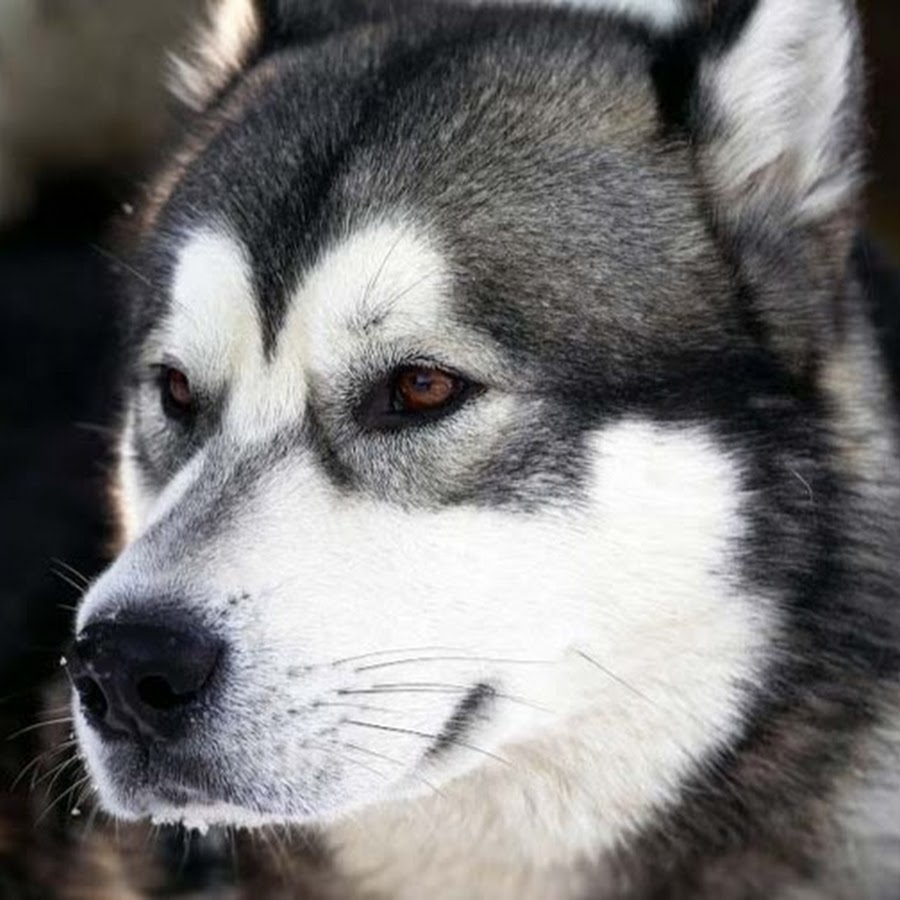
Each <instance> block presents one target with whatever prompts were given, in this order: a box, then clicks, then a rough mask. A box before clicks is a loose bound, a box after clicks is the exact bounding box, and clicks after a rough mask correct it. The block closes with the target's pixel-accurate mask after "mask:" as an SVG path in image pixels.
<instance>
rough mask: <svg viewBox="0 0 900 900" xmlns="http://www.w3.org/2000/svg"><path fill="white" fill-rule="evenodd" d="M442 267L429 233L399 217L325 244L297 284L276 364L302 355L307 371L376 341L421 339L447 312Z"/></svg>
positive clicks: (330, 366) (341, 361) (337, 362)
mask: <svg viewBox="0 0 900 900" xmlns="http://www.w3.org/2000/svg"><path fill="white" fill-rule="evenodd" d="M448 269H449V267H448V265H447V262H446V260H445V258H444V255H443V254H442V253H441V251H440V249H439V248H438V246H437V244H436V242H435V241H434V239H433V237H432V236H431V235H429V233H428V231H427V230H426V229H425V228H424V227H422V226H420V225H418V224H416V223H414V222H412V221H411V220H409V219H408V218H406V217H403V216H402V215H394V216H392V217H390V218H384V219H381V220H376V221H373V222H369V223H367V224H364V225H362V226H361V227H358V228H357V229H355V230H353V231H351V232H350V233H349V234H347V235H346V236H345V237H344V238H343V239H342V240H339V241H338V242H336V243H334V244H332V245H331V246H330V247H329V248H328V249H326V250H325V252H324V253H323V254H322V256H321V257H320V258H319V260H318V262H317V263H316V264H315V265H314V266H313V267H312V269H310V270H309V271H308V272H307V273H306V274H305V275H304V276H303V278H302V279H301V281H300V284H299V285H298V287H297V288H296V290H295V292H294V296H293V298H292V301H291V305H290V308H289V310H288V315H287V317H286V319H285V323H284V325H283V327H282V331H281V334H280V335H279V337H278V345H277V347H276V353H275V363H276V364H277V363H278V361H279V360H281V359H284V358H302V359H304V360H306V361H307V363H308V364H309V365H310V367H311V369H312V370H313V371H314V372H317V373H321V372H328V371H329V370H334V369H335V368H336V367H337V366H341V365H345V364H347V363H348V362H351V361H352V360H353V359H354V357H357V356H358V354H360V353H361V352H363V351H364V350H365V348H366V347H367V346H369V345H370V343H371V342H372V341H373V340H374V339H376V338H377V339H378V341H379V343H380V344H384V345H388V344H390V343H395V344H402V343H404V342H406V343H410V342H418V341H420V340H422V339H425V340H427V338H428V336H429V335H432V334H434V333H435V332H436V331H437V330H438V325H439V323H440V322H441V321H442V318H443V316H444V315H446V304H445V303H444V302H443V301H444V300H445V298H446V296H447V293H448V290H449V287H450V280H451V279H450V276H449V272H448Z"/></svg>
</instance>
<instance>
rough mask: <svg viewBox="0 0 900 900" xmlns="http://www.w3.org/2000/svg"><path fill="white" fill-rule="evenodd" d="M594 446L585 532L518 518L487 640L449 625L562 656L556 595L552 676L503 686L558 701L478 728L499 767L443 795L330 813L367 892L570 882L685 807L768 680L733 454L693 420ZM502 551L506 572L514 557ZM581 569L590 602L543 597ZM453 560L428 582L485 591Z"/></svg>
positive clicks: (398, 630)
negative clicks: (680, 802)
mask: <svg viewBox="0 0 900 900" xmlns="http://www.w3.org/2000/svg"><path fill="white" fill-rule="evenodd" d="M596 460H597V473H596V480H595V483H594V485H593V488H592V491H591V498H592V500H591V509H590V511H589V513H588V515H589V517H590V522H591V524H590V525H587V524H585V525H584V528H585V529H586V530H585V531H582V529H581V528H579V527H577V526H575V523H574V522H572V521H568V522H567V521H565V519H563V520H561V521H559V522H558V523H557V525H558V527H559V531H558V533H557V534H556V535H555V536H553V530H554V526H553V522H552V520H549V519H547V520H543V522H542V525H541V527H540V528H538V527H537V523H535V524H534V525H533V526H532V527H531V528H529V527H528V525H527V524H523V523H521V522H519V521H516V517H509V519H508V521H507V523H506V524H505V525H504V526H502V531H503V532H504V533H505V538H504V544H505V547H503V548H501V547H500V546H498V545H497V543H494V544H493V545H492V546H490V547H489V548H488V549H486V551H485V559H483V560H481V561H480V563H479V564H480V565H488V563H487V562H486V558H487V557H490V558H491V559H492V560H494V563H493V564H494V565H495V566H497V569H498V572H497V574H498V576H500V577H505V576H506V575H508V576H509V577H512V578H515V579H518V578H519V577H521V578H522V579H523V586H522V587H519V586H518V585H517V586H516V588H515V589H514V590H513V592H512V593H511V595H510V600H509V602H508V603H498V607H499V608H498V609H496V610H493V611H492V614H491V615H487V614H486V613H484V614H483V615H484V616H485V619H484V620H483V621H482V622H481V625H480V627H481V628H482V629H483V632H482V636H481V637H480V638H478V637H476V636H475V635H474V633H470V634H468V635H463V634H460V633H459V632H456V633H450V634H447V635H446V639H447V641H448V642H449V643H450V644H456V643H460V644H462V645H465V644H466V642H472V641H478V642H479V643H478V644H477V645H473V648H474V651H475V652H485V653H492V652H497V645H496V643H495V641H496V638H495V637H493V636H494V635H496V634H498V633H499V634H505V635H507V636H509V638H510V644H509V645H508V646H507V647H506V650H507V652H509V649H510V647H514V648H515V649H516V651H517V652H518V653H519V654H520V655H522V656H526V657H528V656H532V655H533V656H535V657H545V656H547V655H553V654H554V653H555V652H557V647H558V645H557V644H556V638H551V637H550V634H551V633H552V631H553V629H554V627H555V626H556V625H558V622H554V623H553V624H551V623H550V622H549V621H547V620H546V619H543V618H542V617H541V613H540V609H541V607H542V606H550V607H551V608H552V609H554V610H555V612H556V614H557V616H559V617H560V618H562V619H563V620H566V621H567V623H568V627H569V629H570V644H569V652H568V653H567V654H566V655H565V656H564V657H563V658H561V659H560V661H559V664H558V665H557V666H556V667H554V668H553V669H551V670H549V671H548V670H547V669H541V668H531V669H529V668H528V667H520V668H519V669H518V670H516V669H515V668H512V669H511V671H509V672H506V673H504V681H503V684H504V689H505V690H506V691H508V692H509V693H510V694H513V695H515V696H517V697H525V698H527V699H529V700H533V701H535V702H536V703H538V704H540V706H541V707H542V708H545V709H550V710H552V711H553V713H554V714H555V715H553V716H550V717H548V716H544V717H543V718H542V717H541V716H540V715H538V714H532V716H533V722H532V723H531V724H530V725H528V726H525V725H522V724H521V723H519V724H518V725H517V726H515V727H513V731H512V733H510V734H509V735H508V737H507V738H506V739H503V738H500V737H499V735H498V736H497V739H499V741H500V743H499V747H498V745H497V744H495V743H493V742H488V741H489V735H490V729H488V730H487V731H486V732H481V733H479V732H476V735H475V736H473V737H472V738H471V740H472V741H473V742H475V743H477V744H480V745H481V746H488V747H491V748H493V749H495V751H496V752H497V753H498V754H499V755H500V756H501V757H502V758H503V759H505V760H507V761H508V763H509V765H508V766H504V765H495V764H492V763H490V762H488V763H487V764H484V765H481V766H479V767H477V768H476V769H475V770H474V771H472V772H469V773H468V774H463V775H461V776H460V777H458V778H456V779H455V780H452V781H450V782H449V783H447V784H443V785H442V788H441V794H440V795H437V794H430V795H428V796H425V797H422V798H419V799H416V800H407V801H395V802H389V803H385V804H383V805H380V806H374V807H372V808H370V809H368V810H364V811H362V812H361V813H360V814H358V815H357V816H356V817H354V818H353V819H352V820H350V821H348V822H347V823H344V824H341V825H339V826H337V827H336V828H335V829H334V830H333V831H332V840H333V842H334V845H335V846H336V847H337V848H338V850H339V855H338V859H339V860H340V861H341V862H342V863H343V865H345V866H346V867H347V868H348V870H349V871H350V872H351V873H353V874H354V875H356V876H358V877H360V878H362V879H363V880H364V883H365V884H366V886H367V887H369V888H370V889H372V890H373V891H375V892H379V891H380V892H384V893H385V894H386V895H389V896H392V897H396V898H400V900H407V898H409V900H412V898H413V897H418V896H423V895H425V896H434V897H441V898H443V897H453V898H455V897H462V896H465V895H466V890H467V886H469V889H470V888H471V885H472V884H479V885H480V886H482V887H483V889H484V895H485V896H490V897H495V898H510V900H512V898H517V900H522V898H535V900H537V898H547V897H568V896H574V895H576V894H577V890H576V885H573V883H572V878H573V875H572V872H573V866H576V867H577V863H578V862H579V861H588V860H593V859H595V858H596V854H597V853H598V852H601V851H602V850H603V849H608V848H611V847H612V846H614V845H615V844H616V842H618V841H619V840H621V839H622V837H623V836H625V835H627V834H628V833H629V832H631V831H632V830H634V829H636V828H638V827H640V825H641V824H642V822H644V821H645V820H646V818H647V817H648V816H649V815H651V814H652V812H653V811H654V810H656V809H658V808H659V807H664V806H666V805H668V804H670V803H672V802H674V801H675V800H676V799H677V797H678V792H679V788H680V785H681V783H682V781H683V779H684V778H685V777H686V776H687V775H688V774H689V773H690V772H691V771H693V770H694V769H695V767H696V766H697V765H699V764H701V763H702V761H703V760H704V759H706V758H707V757H708V754H709V753H710V752H711V751H712V750H713V749H714V748H715V747H716V746H719V745H721V744H724V743H726V742H728V741H729V740H731V739H733V737H734V736H735V735H736V734H737V733H738V732H739V731H740V728H741V724H742V717H743V710H744V692H745V690H746V689H745V687H743V686H742V685H743V684H745V683H753V682H754V681H756V680H757V679H758V677H759V674H760V671H761V669H762V668H763V666H764V665H765V659H766V655H765V647H766V644H767V641H768V640H769V639H770V636H771V631H772V627H773V623H772V621H771V610H770V608H769V607H768V606H767V605H766V604H765V603H764V602H761V600H760V598H757V597H752V596H747V595H744V594H743V593H742V592H741V589H740V587H739V584H738V581H737V578H736V576H735V571H734V570H735V566H736V562H735V560H734V558H733V556H732V554H733V553H734V552H735V549H736V544H737V542H738V541H739V540H740V538H741V535H742V531H743V525H742V522H741V514H740V507H741V493H740V486H739V475H738V473H737V471H736V469H735V466H734V464H733V463H732V461H731V460H729V459H728V457H726V456H725V455H724V454H723V453H722V452H721V451H720V450H718V449H717V448H716V446H715V444H714V443H713V442H712V441H711V440H710V439H708V438H707V437H706V436H705V435H704V434H703V432H701V431H699V430H697V429H690V430H685V431H679V430H674V429H664V428H659V427H657V426H654V425H651V424H649V423H643V422H631V423H626V424H624V425H621V426H617V427H614V428H611V429H607V430H604V431H603V432H601V433H600V434H599V435H598V437H597V442H596ZM464 515H465V518H466V520H467V521H466V523H465V524H463V523H462V522H460V523H459V526H460V529H461V531H462V530H465V531H468V532H469V533H470V534H471V535H477V537H476V538H475V539H476V540H489V538H488V536H487V534H488V531H489V527H490V526H489V524H488V523H489V522H490V518H491V517H490V516H489V515H487V514H486V513H479V512H477V511H470V512H468V513H467V514H464ZM539 519H540V517H539ZM494 527H495V528H496V527H499V526H498V525H495V526H494ZM529 532H531V533H529ZM443 541H444V543H445V544H450V543H451V541H452V538H450V537H444V538H443ZM548 545H549V546H550V547H551V548H552V552H551V553H547V552H546V547H547V546H548ZM504 560H515V563H514V565H515V569H514V570H513V571H510V572H508V573H506V572H503V571H502V570H503V569H504ZM525 560H527V562H523V561H525ZM523 565H524V567H525V569H524V571H523V570H522V566H523ZM579 565H580V566H582V567H583V568H582V579H583V581H582V591H583V593H582V596H581V597H580V598H579V597H578V595H577V591H576V592H575V593H574V595H570V594H569V590H568V586H567V585H563V584H560V586H559V593H558V594H557V595H555V596H554V595H553V594H551V593H549V590H548V589H549V585H550V582H551V581H552V580H553V579H558V580H563V579H564V578H565V573H568V572H570V571H572V570H573V569H576V568H577V567H578V566H579ZM451 569H452V566H451V567H448V570H447V572H446V573H443V572H436V573H435V579H436V581H440V580H441V579H442V578H447V579H449V580H450V581H451V582H452V587H453V588H454V594H455V592H456V591H459V592H460V594H461V595H463V596H466V595H467V594H466V591H473V592H474V594H475V595H476V596H478V595H480V594H481V593H482V591H481V590H479V588H477V587H475V586H474V585H466V584H465V573H462V572H460V571H459V570H458V569H456V571H455V572H454V571H451ZM501 573H502V574H501ZM525 584H529V585H530V587H525V586H524V585H525ZM573 587H574V585H573ZM409 615H410V613H409V612H404V611H402V610H400V609H395V610H394V611H393V612H392V614H391V615H390V616H389V620H390V622H391V623H392V625H393V627H394V632H395V641H396V643H398V644H401V643H403V642H404V641H405V640H408V639H411V637H412V636H411V635H410V634H409V633H408V631H407V630H406V626H405V622H404V620H405V618H406V617H408V616H409ZM548 641H549V643H548ZM516 728H522V729H523V730H522V731H520V732H519V734H518V736H517V735H516V734H515V729H516ZM485 742H488V743H485ZM428 774H429V778H431V779H432V780H435V779H437V780H439V779H440V775H439V773H438V772H434V773H431V772H429V773H428ZM434 822H440V823H441V824H440V840H439V841H437V842H435V841H434V840H433V839H432V836H431V830H430V824H429V823H434ZM461 861H464V863H461Z"/></svg>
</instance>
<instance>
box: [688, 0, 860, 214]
mask: <svg viewBox="0 0 900 900" xmlns="http://www.w3.org/2000/svg"><path fill="white" fill-rule="evenodd" d="M719 7H720V8H719V9H718V10H717V12H716V13H715V15H717V16H718V17H719V23H720V27H721V28H722V29H723V31H722V32H720V34H721V35H722V43H721V44H720V46H718V47H715V46H713V47H712V48H711V49H710V51H708V52H707V54H706V55H705V58H703V59H702V60H701V62H700V67H699V71H698V86H697V87H698V92H699V93H698V98H697V99H698V102H699V104H700V109H699V113H700V115H699V116H698V122H699V123H700V135H699V137H700V146H701V148H702V163H703V169H704V173H705V176H706V178H707V180H708V186H709V189H710V191H711V192H712V193H713V195H714V196H715V198H716V200H717V204H718V207H719V210H720V212H721V213H722V214H723V215H726V216H727V217H741V216H747V215H752V216H762V217H764V218H775V219H776V222H775V224H776V225H777V227H779V228H781V227H784V226H785V225H799V226H802V225H810V224H814V223H817V222H823V221H827V220H828V219H830V218H831V217H832V216H834V215H835V214H836V213H837V212H839V211H841V210H844V209H846V208H847V207H848V206H852V205H853V201H854V200H855V198H856V196H857V193H858V188H859V182H860V145H861V141H860V121H859V120H860V107H861V100H860V94H861V90H860V81H861V76H860V71H859V68H860V65H859V63H860V53H859V46H858V45H859V38H858V28H857V21H856V17H855V15H854V11H853V9H852V7H851V6H850V4H849V2H848V0H756V2H746V0H730V2H729V0H719ZM729 29H730V30H731V31H732V32H736V34H735V35H734V36H733V38H732V39H731V41H730V42H728V41H727V38H726V35H727V32H728V30H729Z"/></svg>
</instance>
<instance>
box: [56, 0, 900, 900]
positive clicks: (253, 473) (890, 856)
mask: <svg viewBox="0 0 900 900" xmlns="http://www.w3.org/2000/svg"><path fill="white" fill-rule="evenodd" d="M180 74H181V83H180V92H181V96H182V98H183V99H185V100H186V101H188V102H189V104H190V105H191V106H192V108H193V109H194V110H195V118H194V120H193V124H192V125H191V127H190V133H189V135H188V136H187V137H186V139H185V141H184V144H183V146H182V147H181V148H180V150H179V151H178V152H176V153H174V154H173V155H172V157H171V163H170V165H169V166H168V168H166V169H165V170H164V171H162V172H161V173H160V174H159V176H158V178H157V179H156V181H155V184H154V187H153V188H152V190H151V191H150V192H149V196H148V198H147V201H146V203H145V204H144V207H143V210H142V211H141V212H140V213H139V215H137V216H136V217H135V220H136V222H137V228H138V231H139V234H138V242H137V245H136V248H135V251H134V255H133V258H132V263H133V267H134V271H135V272H136V273H137V274H138V275H139V277H138V278H136V279H135V285H134V289H135V290H134V295H133V297H132V301H131V306H130V314H129V318H128V323H129V324H128V327H129V335H130V343H129V347H130V351H129V355H128V360H129V365H128V372H127V377H126V379H125V403H124V412H123V420H122V431H121V441H120V462H119V467H118V480H117V491H118V499H119V509H120V513H121V522H122V527H123V538H124V540H123V552H122V553H121V555H120V556H119V557H118V559H117V561H116V562H115V563H114V564H113V565H112V566H111V567H110V568H109V570H108V571H106V572H105V573H104V574H103V575H102V576H101V577H100V578H99V579H98V580H97V581H96V582H95V583H94V585H93V586H92V588H91V590H90V591H89V593H88V594H87V596H86V598H85V599H84V601H83V603H82V605H81V607H80V610H79V614H78V617H77V633H76V642H75V645H74V650H73V652H72V653H71V654H70V656H69V658H68V670H69V674H70V676H71V678H72V681H73V683H74V687H75V692H76V703H75V707H76V713H75V715H76V731H77V735H78V739H79V742H80V746H81V750H82V753H83V756H84V758H85V760H86V762H87V765H88V768H89V771H90V773H91V775H92V777H93V780H94V784H95V786H96V788H97V791H98V794H99V798H100V801H101V803H102V805H103V807H105V809H106V810H107V811H109V812H110V813H112V814H113V815H115V816H117V817H120V818H123V819H139V818H145V817H146V818H151V819H152V820H154V821H156V822H176V821H177V822H182V823H184V824H185V825H187V826H189V827H197V828H200V829H204V828H206V827H207V826H210V825H227V826H237V827H247V828H258V827H265V826H270V825H271V826H280V825H287V826H297V827H298V828H301V829H305V830H306V831H307V832H308V833H309V834H310V835H311V836H312V837H313V838H314V840H315V843H316V844H317V846H318V847H319V848H320V850H321V854H322V862H321V865H322V866H324V867H326V868H327V869H328V871H330V872H332V873H333V879H334V880H333V885H334V887H333V895H334V896H339V897H347V898H355V897H360V898H361V897H385V898H410V900H412V898H417V900H418V898H422V897H431V898H435V900H450V898H453V900H463V898H465V900H473V898H491V900H528V898H533V900H574V898H604V900H605V898H619V900H625V898H649V897H655V898H659V897H691V898H710V900H713V898H715V900H729V898H751V897H752V898H773V897H777V898H792V900H797V898H817V897H833V898H848V900H849V898H860V897H868V898H888V897H893V898H895V897H896V896H897V891H898V885H900V880H898V878H900V865H898V859H900V843H898V831H900V828H898V821H900V806H898V797H900V794H898V792H897V781H898V778H897V776H898V765H897V757H896V756H895V755H894V754H895V749H896V746H897V743H896V724H895V723H896V722H897V721H898V719H897V718H896V717H895V714H894V712H895V703H896V699H897V688H898V683H900V676H898V671H900V669H898V666H900V656H898V649H900V641H898V633H897V624H898V621H897V620H898V605H897V604H898V596H897V585H896V578H897V562H896V553H897V548H898V543H897V536H898V523H897V509H898V500H900V494H898V479H897V458H896V449H897V448H896V433H895V431H896V423H895V421H894V418H893V417H894V410H893V403H892V398H891V396H890V384H889V382H888V378H887V375H886V367H885V366H884V363H883V361H882V360H881V359H880V358H879V352H878V348H877V344H876V341H875V338H874V336H873V333H872V329H871V327H870V323H869V320H868V317H867V313H866V310H865V308H864V303H863V298H862V291H861V288H860V284H859V281H858V279H857V277H856V275H855V274H854V272H853V270H852V268H851V266H850V265H849V262H848V260H849V258H850V250H851V246H852V243H853V239H854V235H855V232H856V230H857V227H858V221H859V192H860V172H861V159H860V156H861V152H860V151H861V132H862V129H861V112H860V110H861V96H860V94H861V90H860V81H861V76H860V50H859V38H858V31H857V21H856V16H855V12H854V10H853V8H852V7H851V5H850V4H849V2H845V0H790V2H786V0H720V2H718V3H716V4H712V5H710V4H703V5H702V6H701V5H697V6H696V7H695V6H691V5H689V4H688V3H686V2H685V3H684V4H683V5H680V4H678V3H676V2H674V0H671V2H659V3H653V2H646V0H645V2H638V0H632V2H628V0H620V2H615V3H613V2H607V3H594V4H591V5H590V6H589V7H565V6H563V5H549V6H546V7H540V6H537V5H516V4H509V3H501V4H478V5H471V4H462V3H458V4H457V3H440V2H434V3H422V2H419V0H415V2H412V0H410V2H408V3H403V2H387V0H385V2H376V0H330V2H324V0H322V2H316V0H308V2H305V3H304V2H301V0H297V2H294V3H288V2H275V0H273V2H269V3H260V4H258V5H254V6H249V5H248V6H245V7H242V6H241V5H240V4H235V3H228V4H226V5H225V7H224V12H223V18H220V19H219V20H218V21H217V23H216V26H215V27H214V28H213V29H212V30H211V32H210V34H209V36H208V39H207V43H206V45H205V46H204V47H202V48H201V50H200V51H199V52H198V54H197V55H196V56H195V57H193V58H192V59H189V60H187V61H185V62H183V63H182V64H181V66H180ZM296 890H297V891H298V892H299V891H300V890H301V888H300V887H299V886H298V887H297V888H296Z"/></svg>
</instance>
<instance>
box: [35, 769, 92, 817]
mask: <svg viewBox="0 0 900 900" xmlns="http://www.w3.org/2000/svg"><path fill="white" fill-rule="evenodd" d="M90 780H91V776H90V775H85V776H83V777H82V778H79V779H78V781H76V782H75V783H74V784H72V785H70V786H69V787H68V788H66V789H65V790H64V791H63V792H62V793H61V794H60V795H59V796H57V797H55V798H54V799H53V802H52V803H50V804H49V805H48V806H46V807H45V808H44V810H43V812H41V814H40V815H39V816H38V817H37V819H36V820H35V823H34V824H35V825H40V823H41V822H42V821H43V820H44V819H45V818H46V817H47V816H48V815H50V813H51V812H52V811H53V810H54V809H55V808H56V807H57V806H59V804H60V803H61V802H62V801H63V800H64V799H65V798H66V797H71V796H72V795H73V794H74V793H75V792H76V791H78V790H81V789H82V788H83V787H84V786H85V785H88V786H89V787H90Z"/></svg>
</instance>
